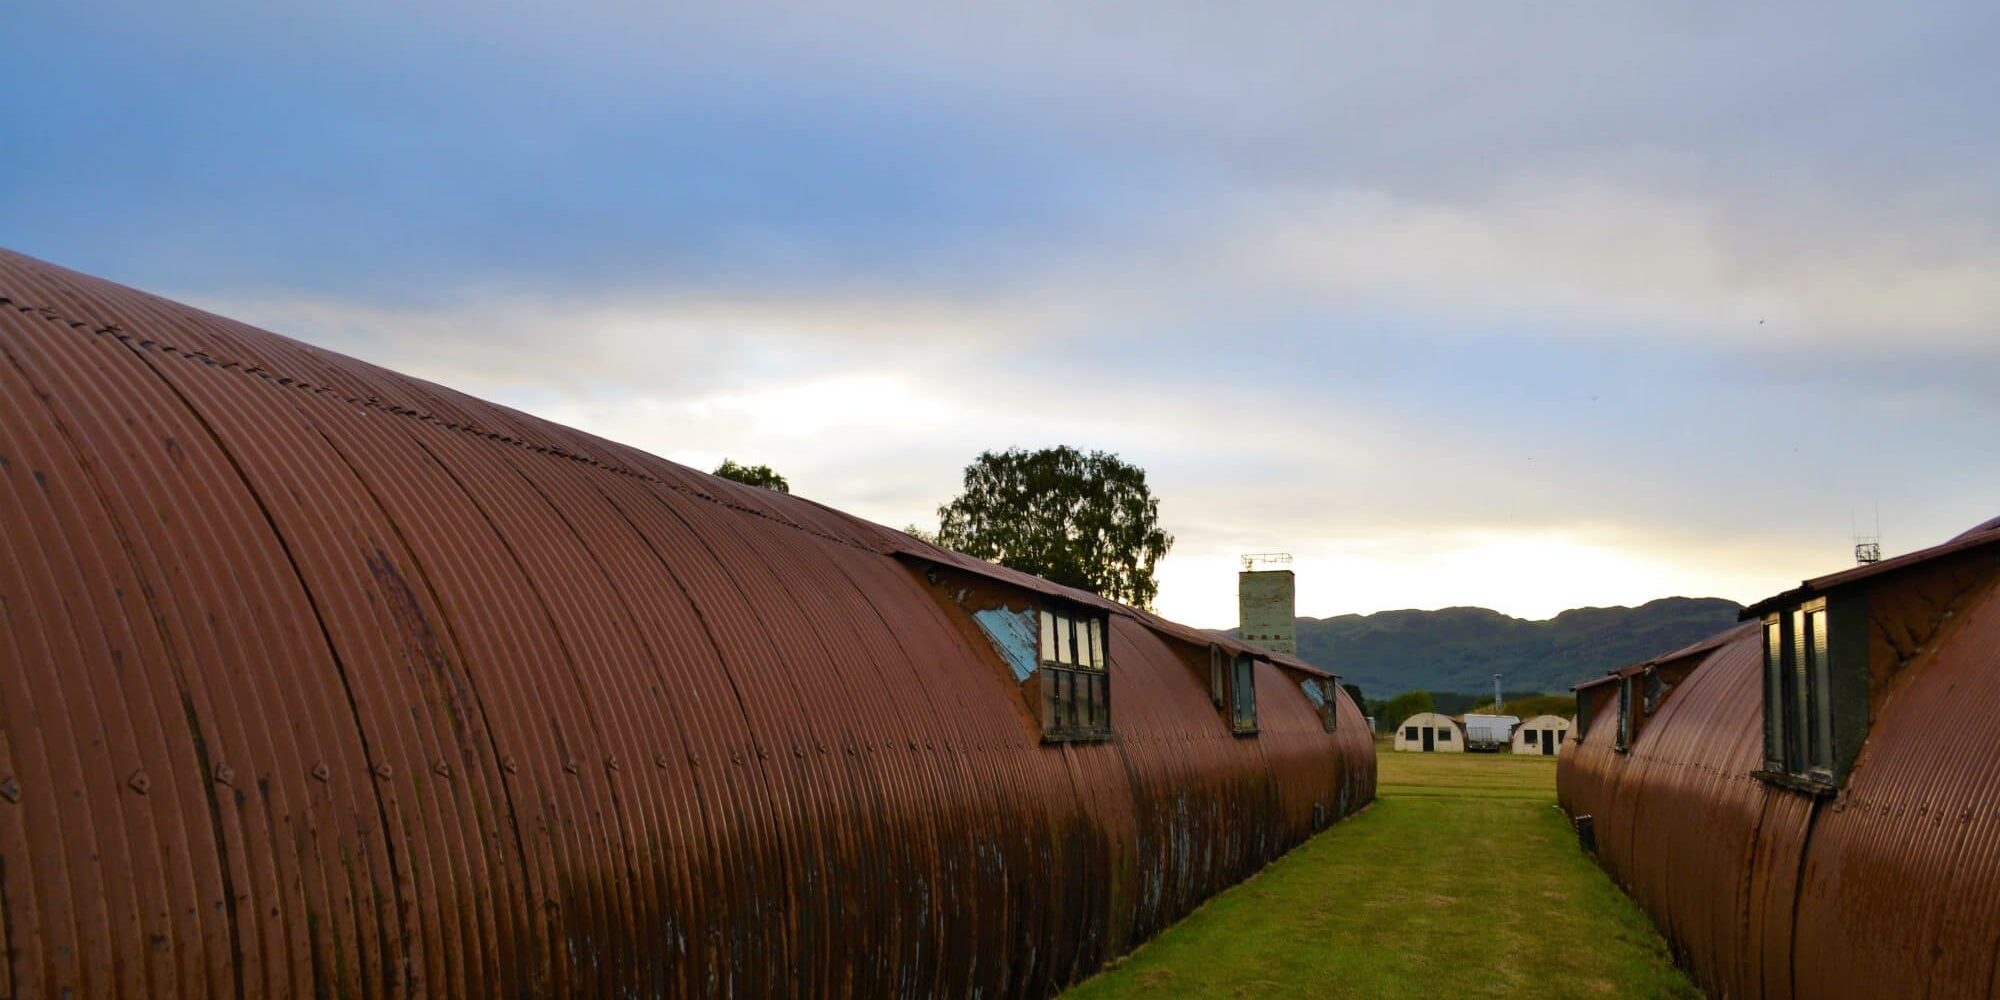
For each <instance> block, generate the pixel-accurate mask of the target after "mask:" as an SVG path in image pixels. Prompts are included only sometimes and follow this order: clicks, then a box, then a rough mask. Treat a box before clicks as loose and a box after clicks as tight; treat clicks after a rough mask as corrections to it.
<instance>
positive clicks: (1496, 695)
mask: <svg viewBox="0 0 2000 1000" xmlns="http://www.w3.org/2000/svg"><path fill="white" fill-rule="evenodd" d="M1493 714H1494V715H1499V714H1500V675H1499V674H1494V675H1493Z"/></svg>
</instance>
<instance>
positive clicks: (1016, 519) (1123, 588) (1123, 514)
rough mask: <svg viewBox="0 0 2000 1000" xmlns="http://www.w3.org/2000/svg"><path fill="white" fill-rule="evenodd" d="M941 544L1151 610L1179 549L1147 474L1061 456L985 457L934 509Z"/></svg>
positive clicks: (1113, 458)
mask: <svg viewBox="0 0 2000 1000" xmlns="http://www.w3.org/2000/svg"><path fill="white" fill-rule="evenodd" d="M937 543H938V544H939V545H942V546H944V547H946V548H950V549H956V550H958V551H960V552H963V553H965V554H966V555H970V556H977V557H979V558H981V559H988V560H992V561H993V562H997V563H999V564H1000V565H1002V566H1006V567H1008V568H1010V569H1017V570H1020V571H1022V572H1024V573H1033V574H1035V575H1036V576H1040V577H1045V578H1047V579H1050V580H1053V581H1055V582H1057V583H1060V584H1064V585H1066V586H1071V587H1077V588H1080V589H1083V590H1088V591H1090V592H1092V593H1095V594H1100V595H1103V596H1105V597H1108V598H1111V599H1112V600H1116V601H1124V602H1125V603H1128V604H1134V605H1137V606H1139V607H1149V606H1151V604H1152V602H1153V597H1154V596H1155V595H1156V594H1157V593H1158V592H1159V585H1158V583H1156V582H1155V581H1154V579H1153V568H1154V566H1155V565H1156V564H1158V563H1159V561H1160V557H1162V556H1164V555H1166V554H1167V550H1168V549H1169V548H1171V547H1173V544H1174V537H1173V536H1172V535H1169V534H1167V533H1166V532H1165V531H1162V530H1161V529H1160V502H1159V501H1158V500H1156V499H1154V498H1153V494H1152V491H1150V490H1148V489H1147V488H1146V471H1145V470H1144V469H1141V468H1139V467H1138V466H1136V465H1131V464H1128V463H1126V462H1123V461H1120V460H1119V458H1118V456H1117V455H1114V454H1111V453H1109V452H1102V451H1092V452H1088V453H1086V452H1081V451H1078V450H1077V449H1075V448H1071V447H1068V446H1067V445H1065V446H1060V447H1055V448H1043V449H1041V450H1040V451H1027V450H1025V449H1021V448H1010V449H1008V450H1006V451H1001V452H991V451H988V452H982V453H980V456H979V458H978V459H977V460H975V461H974V462H973V463H972V464H971V465H968V466H966V467H965V492H964V493H963V494H961V495H960V496H959V497H958V499H956V500H953V501H951V502H950V503H948V504H945V505H944V506H942V507H939V508H938V532H937Z"/></svg>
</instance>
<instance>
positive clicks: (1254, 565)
mask: <svg viewBox="0 0 2000 1000" xmlns="http://www.w3.org/2000/svg"><path fill="white" fill-rule="evenodd" d="M1291 562H1292V557H1291V554H1290V553H1286V552H1262V553H1257V554H1255V555H1247V556H1244V557H1243V571H1242V572H1240V573H1238V574H1236V612H1237V614H1236V622H1237V624H1236V627H1237V629H1238V631H1240V632H1241V633H1242V635H1243V640H1244V641H1245V642H1248V643H1250V644H1252V645H1255V646H1261V647H1263V648H1265V649H1268V650H1270V651H1271V652H1273V653H1292V654H1297V653H1298V651H1299V644H1298V635H1297V631H1296V629H1297V625H1296V622H1297V619H1298V588H1297V585H1296V584H1295V582H1294V578H1293V576H1292V571H1291V569H1289V568H1285V569H1270V568H1260V567H1274V566H1283V567H1290V565H1291Z"/></svg>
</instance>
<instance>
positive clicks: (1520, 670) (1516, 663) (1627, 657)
mask: <svg viewBox="0 0 2000 1000" xmlns="http://www.w3.org/2000/svg"><path fill="white" fill-rule="evenodd" d="M1742 609H1743V606H1742V605H1740V604H1737V603H1736V602H1735V601H1730V600H1724V599H1722V598H1719V597H1663V598H1660V599H1659V600H1656V601H1648V602H1646V603H1645V604H1642V605H1640V606H1638V607H1636V608H1627V607H1611V608H1572V609H1570V610H1568V611H1565V612H1563V613H1562V614H1559V615H1557V616H1555V617H1554V618H1551V619H1549V620H1547V621H1527V620H1524V619H1520V618H1514V617H1510V616H1508V615H1503V614H1501V613H1500V612H1498V611H1492V610H1489V609H1487V608H1443V609H1440V610H1437V611H1382V612H1378V613H1376V614H1372V615H1339V616H1337V617H1333V618H1300V619H1298V642H1299V656H1300V658H1302V659H1304V660H1306V661H1308V662H1310V663H1313V664H1316V665H1318V666H1320V667H1323V668H1325V669H1327V670H1330V671H1333V672H1334V673H1336V674H1339V675H1341V678H1342V679H1343V680H1345V681H1348V682H1349V683H1353V684H1359V685H1360V686H1361V688H1362V690H1363V691H1364V692H1366V693H1367V694H1368V696H1369V697H1370V698H1388V697H1390V696H1391V695H1395V694H1397V693H1400V692H1403V691H1415V690H1425V691H1466V692H1478V693H1485V692H1490V691H1492V690H1493V675H1494V674H1496V673H1498V674H1500V675H1502V683H1503V684H1504V685H1505V687H1506V689H1507V690H1508V691H1509V692H1525V691H1549V692H1557V691H1566V690H1568V689H1569V686H1570V685H1572V684H1575V683H1577V682H1579V681H1585V680H1589V679H1590V678H1592V677H1596V676H1598V675H1600V674H1602V673H1603V672H1604V671H1606V670H1610V669H1612V668H1614V667H1621V666H1624V665H1626V664H1629V663H1636V662H1638V661H1640V660H1644V659H1646V658H1648V657H1652V656H1657V655H1659V654H1661V653H1664V652H1667V651H1668V650H1671V649H1674V648H1676V647H1678V646H1684V645H1687V644H1688V643H1691V642H1694V641H1695V640H1697V639H1701V638H1704V637H1706V636H1710V635H1713V634H1715V633H1716V632H1719V631H1722V630H1723V629H1726V628H1728V627H1730V626H1731V625H1734V624H1736V615H1737V612H1739V611H1741V610H1742Z"/></svg>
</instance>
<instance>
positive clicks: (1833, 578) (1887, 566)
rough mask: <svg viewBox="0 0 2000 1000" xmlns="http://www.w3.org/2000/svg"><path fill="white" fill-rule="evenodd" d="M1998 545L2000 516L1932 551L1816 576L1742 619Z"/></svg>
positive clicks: (1759, 604) (1752, 609)
mask: <svg viewBox="0 0 2000 1000" xmlns="http://www.w3.org/2000/svg"><path fill="white" fill-rule="evenodd" d="M1996 543H2000V517H1996V518H1992V519H1990V520H1986V521H1982V522H1980V523H1979V524H1977V525H1974V526H1973V527H1972V528H1970V529H1968V530H1966V531H1964V532H1961V533H1959V534H1958V535H1956V536H1954V537H1953V538H1952V539H1951V540H1949V541H1946V542H1942V543H1940V544H1937V545H1933V546H1931V547H1929V548H1925V549H1918V550H1916V551H1915V552H1906V553H1904V554H1902V555H1900V556H1896V557H1895V558H1893V559H1884V560H1882V561H1881V562H1878V563H1869V564H1867V565H1865V566H1854V567H1850V568H1848V569H1844V570H1841V571H1840V572H1838V573H1828V574H1826V575H1825V576H1817V577H1813V578H1811V579H1808V580H1806V581H1804V582H1803V583H1800V584H1799V585H1798V586H1796V587H1793V588H1792V589H1790V590H1787V591H1784V592H1783V593H1779V594H1773V595H1771V596H1770V597H1766V598H1764V599H1763V600H1761V601H1758V602H1757V603H1755V604H1752V605H1750V606H1749V607H1746V608H1744V609H1743V611H1742V613H1741V614H1740V615H1739V616H1738V617H1740V618H1742V619H1743V620H1744V621H1748V620H1750V619H1752V618H1759V617H1762V616H1763V615H1765V614H1766V613H1768V612H1770V611H1772V610H1773V609H1776V608H1779V607H1783V606H1785V605H1788V604H1791V603H1793V602H1794V601H1798V600H1801V599H1804V598H1807V597H1811V596H1813V595H1815V594H1823V593H1825V592H1827V591H1829V590H1832V589H1834V588H1836V587H1844V586H1846V585H1848V584H1850V583H1855V582H1858V581H1861V580H1867V579H1871V578H1874V577H1877V576H1882V575H1885V574H1888V573H1896V572H1900V571H1902V570H1905V569H1909V568H1910V567H1912V566H1917V565H1921V564H1923V563H1927V562H1930V561H1931V560H1933V559H1940V558H1943V557H1945V556H1948V555H1953V554H1956V553H1959V552H1964V551H1967V550H1969V549H1976V548H1979V547H1981V546H1986V545H1993V544H1996Z"/></svg>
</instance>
